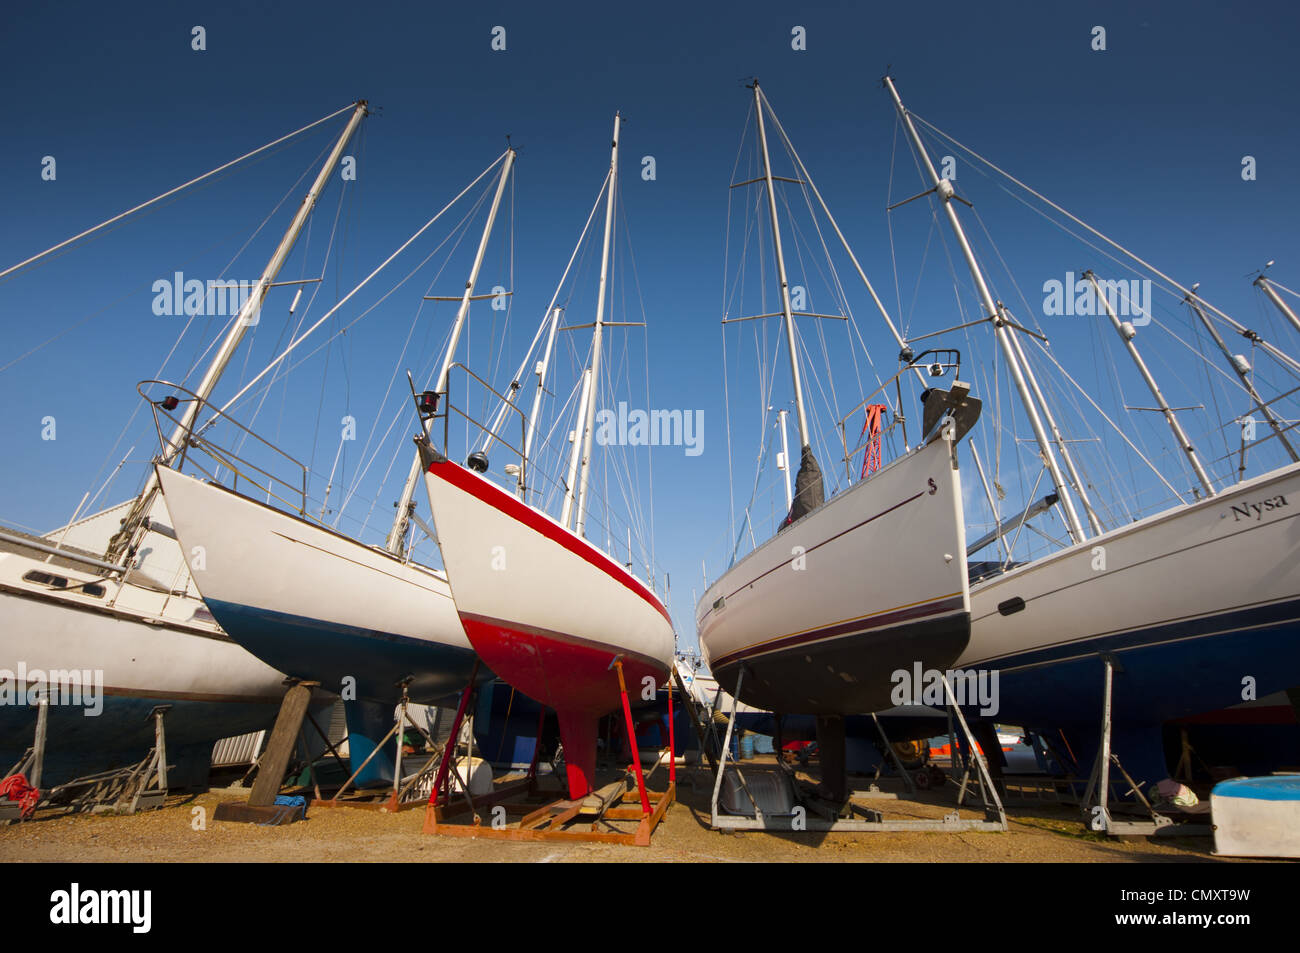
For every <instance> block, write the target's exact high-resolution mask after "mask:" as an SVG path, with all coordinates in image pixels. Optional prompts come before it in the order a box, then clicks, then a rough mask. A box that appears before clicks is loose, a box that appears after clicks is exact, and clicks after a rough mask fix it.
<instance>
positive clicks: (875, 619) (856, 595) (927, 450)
mask: <svg viewBox="0 0 1300 953" xmlns="http://www.w3.org/2000/svg"><path fill="white" fill-rule="evenodd" d="M751 88H752V89H753V92H754V109H755V113H756V116H757V123H758V143H759V146H760V147H761V156H762V174H761V176H760V177H758V178H757V179H755V180H752V181H751V182H749V183H744V184H745V185H749V184H761V185H762V186H763V187H764V188H765V189H766V192H767V211H768V218H769V221H770V225H771V235H772V248H773V253H774V256H775V264H776V276H777V280H778V282H779V293H780V302H781V312H780V317H781V319H782V327H783V329H784V337H783V339H782V341H783V343H784V345H785V348H786V351H787V354H788V355H789V359H790V372H791V388H792V392H793V398H794V405H795V418H796V421H797V425H798V436H799V444H800V453H799V456H800V463H799V472H798V476H797V478H796V480H795V487H796V489H795V492H794V494H793V496H792V498H791V499H789V500H787V503H788V505H789V512H788V515H787V517H786V519H785V521H784V523H783V524H782V526H781V528H780V529H779V531H778V532H777V534H776V536H774V537H773V538H771V539H769V540H767V541H766V542H763V543H760V544H758V545H757V546H756V547H755V548H754V549H753V551H752V552H750V553H749V554H748V555H747V556H745V557H744V558H743V559H741V560H740V561H739V562H736V563H735V564H734V565H732V566H730V567H729V568H728V569H727V571H726V572H725V573H723V574H722V575H721V576H720V577H719V578H718V579H717V580H715V581H714V582H713V583H712V584H711V585H709V587H708V588H707V589H706V591H705V593H704V595H703V596H702V598H701V599H700V600H699V603H698V604H697V606H696V613H695V617H696V624H697V627H698V632H699V640H700V648H701V650H702V651H703V653H704V655H705V658H706V660H707V662H708V665H709V669H710V670H711V671H712V673H713V675H714V676H715V677H716V678H717V679H718V681H719V683H720V684H721V685H722V686H723V687H724V688H726V689H727V690H728V691H732V692H733V693H734V694H735V695H736V697H738V698H739V699H740V700H741V701H742V702H745V703H747V704H750V705H754V706H756V707H758V708H765V709H768V710H770V711H773V712H776V713H778V714H780V715H787V714H791V715H793V714H803V715H815V716H817V717H818V741H819V747H820V750H821V757H822V766H823V773H824V777H823V785H824V788H823V793H824V795H825V796H826V797H827V798H828V799H830V800H833V801H842V800H843V799H844V798H845V797H846V796H847V775H846V761H845V734H844V717H845V716H846V715H854V714H859V713H869V712H874V711H880V710H883V709H886V708H890V707H892V706H893V705H894V704H895V702H893V701H891V694H892V692H893V689H894V688H895V687H896V686H897V684H898V683H897V680H896V678H895V674H896V673H897V672H900V671H902V672H912V671H913V670H914V666H916V665H918V664H919V665H920V667H921V669H922V670H925V671H933V670H937V671H944V670H946V669H947V668H948V667H949V666H950V665H951V663H952V662H953V661H954V660H955V659H956V658H957V657H958V655H959V654H960V653H961V652H962V651H963V649H965V648H966V644H967V641H968V639H969V637H970V625H971V622H970V611H971V606H970V592H969V585H968V582H967V576H966V567H965V561H964V559H963V554H964V552H965V549H966V539H965V520H964V515H963V508H962V494H961V480H960V474H959V471H958V467H957V453H956V448H957V443H958V441H959V440H960V439H961V436H962V435H964V433H965V432H966V431H967V430H968V429H969V428H970V426H971V425H972V424H973V423H974V422H975V420H976V418H977V417H978V415H979V401H977V400H975V399H974V398H971V397H969V387H968V385H966V384H964V383H962V382H959V381H958V382H954V383H953V385H952V387H951V389H950V390H946V391H945V390H943V389H942V388H938V387H935V388H931V389H929V390H927V391H926V392H925V403H924V411H925V412H924V425H923V437H922V440H921V442H920V443H919V444H918V445H917V446H916V447H914V448H912V449H911V450H910V451H909V452H907V453H905V454H902V455H900V456H899V457H898V458H897V459H896V460H894V461H892V462H891V463H889V464H888V465H886V466H884V467H882V468H880V469H878V470H876V472H874V473H871V474H870V475H867V474H865V473H864V474H863V477H864V478H863V479H860V480H858V481H857V482H856V483H854V484H852V485H851V486H850V487H849V488H848V489H846V490H844V491H842V492H841V493H839V494H838V495H836V496H834V497H832V498H831V499H829V500H824V499H823V495H824V489H823V482H822V475H821V472H820V469H819V466H818V463H817V460H816V457H815V455H814V452H813V448H812V446H811V437H810V431H809V424H808V413H807V410H806V408H805V400H804V393H803V382H802V379H801V374H800V367H801V364H800V350H799V338H798V336H797V335H796V332H795V326H794V319H795V312H794V309H793V308H792V304H791V294H790V283H789V280H788V277H787V274H786V267H785V258H784V254H783V250H782V244H781V227H780V221H779V217H778V214H777V198H776V191H775V186H774V179H775V177H774V176H773V174H772V163H771V158H770V155H769V152H768V145H767V132H766V126H765V122H764V114H765V111H770V106H769V105H768V103H767V100H766V98H765V97H764V96H763V95H762V92H761V90H760V89H759V86H758V83H757V81H755V82H754V83H753V85H752V87H751ZM799 167H800V168H799V171H800V174H801V177H802V180H803V181H807V182H811V179H810V177H809V176H808V175H807V170H806V169H804V168H803V167H802V163H799ZM814 194H815V195H817V196H818V198H819V199H820V194H819V193H816V192H815V190H814ZM827 215H828V216H829V211H827ZM836 231H837V232H838V227H836ZM841 237H842V236H841ZM846 247H847V243H846ZM855 261H856V260H855ZM863 279H864V281H865V275H863ZM868 287H869V283H868ZM814 317H816V316H814ZM913 359H915V356H913ZM910 370H911V366H910V365H909V366H908V367H907V368H905V372H907V371H910ZM949 425H951V426H949Z"/></svg>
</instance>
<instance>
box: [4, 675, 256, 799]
mask: <svg viewBox="0 0 1300 953" xmlns="http://www.w3.org/2000/svg"><path fill="white" fill-rule="evenodd" d="M103 701H104V707H103V711H101V712H100V713H99V714H98V715H94V716H88V715H86V714H84V712H85V709H84V708H79V707H72V706H58V705H54V706H51V707H50V708H49V720H48V722H47V725H46V735H45V763H44V771H43V774H42V778H41V787H42V789H48V788H50V787H53V786H55V785H57V784H62V783H63V782H65V781H70V780H72V779H73V778H76V777H81V776H83V775H86V774H94V773H97V772H100V771H107V770H109V769H112V768H120V767H125V766H127V765H131V764H135V763H136V762H137V761H139V760H140V759H141V758H143V757H144V756H145V754H146V752H148V750H149V749H150V748H151V747H153V743H154V723H153V719H152V718H150V717H149V713H150V712H151V711H153V709H154V707H155V706H156V705H171V706H172V708H171V711H169V712H168V713H167V715H166V719H165V724H166V730H167V761H168V763H169V764H173V765H175V766H176V767H175V770H174V771H173V772H171V773H170V775H169V777H168V783H169V786H171V787H173V788H176V787H190V786H195V785H201V784H203V783H205V782H206V781H207V775H208V767H209V764H210V762H211V758H212V745H213V744H214V743H215V742H216V741H217V740H218V739H221V738H226V737H229V736H230V735H239V734H244V733H245V732H249V731H260V730H262V729H263V728H268V729H269V728H270V727H271V726H272V725H273V724H274V723H275V716H276V712H277V711H278V708H279V699H273V700H268V701H267V702H266V703H257V702H200V701H180V700H173V699H166V698H124V697H120V696H106V697H105V698H104V700H103ZM35 731H36V709H35V708H30V707H27V706H25V705H24V706H3V707H0V772H3V771H7V770H9V768H11V767H12V766H13V765H14V764H15V763H16V762H17V761H18V759H19V758H21V757H22V755H23V752H24V751H26V749H27V748H29V747H31V745H32V741H33V739H34V736H35Z"/></svg>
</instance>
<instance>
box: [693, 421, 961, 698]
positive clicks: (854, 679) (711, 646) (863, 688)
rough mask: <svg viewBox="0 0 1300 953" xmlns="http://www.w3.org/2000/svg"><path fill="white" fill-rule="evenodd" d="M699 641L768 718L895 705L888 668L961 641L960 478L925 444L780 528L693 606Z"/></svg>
mask: <svg viewBox="0 0 1300 953" xmlns="http://www.w3.org/2000/svg"><path fill="white" fill-rule="evenodd" d="M696 622H697V625H698V631H699V638H700V648H701V650H702V652H703V654H704V656H705V658H706V660H707V662H708V665H709V669H710V671H711V672H712V673H713V674H714V676H715V677H716V678H717V679H718V681H719V682H720V683H721V684H722V685H724V686H727V687H728V688H730V687H732V686H734V685H735V684H736V679H737V676H738V675H739V671H740V668H741V667H742V666H743V667H744V670H745V679H744V683H743V687H742V689H741V698H742V700H743V701H745V702H747V703H748V704H751V705H754V706H756V707H759V708H765V709H768V710H770V711H776V712H780V713H781V714H814V715H846V714H855V713H865V712H872V711H879V710H882V709H885V708H889V707H891V706H892V705H894V704H895V702H894V701H891V693H892V691H893V689H894V687H895V685H896V683H895V681H894V679H893V677H892V676H893V674H894V673H895V672H897V671H899V670H902V671H906V672H912V671H913V670H914V666H915V665H916V664H917V663H920V665H921V667H922V668H923V669H927V670H928V669H938V670H943V669H946V668H948V667H949V665H950V664H951V663H952V662H953V660H954V659H956V657H957V656H958V654H959V653H960V652H961V651H962V650H963V649H964V648H965V647H966V643H967V640H968V637H969V633H970V601H969V592H968V587H967V582H966V565H965V528H964V525H963V511H962V500H961V482H960V478H959V474H958V471H957V468H956V465H955V459H954V457H953V454H952V444H951V443H949V442H948V441H946V440H941V439H940V440H935V441H932V442H931V443H930V444H928V445H926V446H924V447H921V448H918V449H917V450H915V451H914V452H912V453H910V454H908V455H907V456H905V457H902V458H900V459H899V460H896V461H895V462H893V463H891V464H890V465H889V466H888V467H885V468H884V469H882V470H880V471H879V472H878V473H876V474H874V475H873V476H871V477H870V478H869V479H867V480H864V481H862V482H860V483H858V484H856V485H854V486H853V487H851V488H850V489H848V490H846V491H844V492H843V493H841V494H840V495H838V496H836V497H834V498H833V499H831V500H829V501H827V502H826V503H825V504H823V505H822V506H821V507H819V508H818V509H816V510H814V511H813V512H812V513H810V514H808V515H807V516H805V517H804V518H803V519H801V520H799V521H798V522H796V523H793V524H791V525H790V526H789V527H787V528H785V529H784V530H782V531H781V532H780V533H779V534H778V535H777V536H776V537H775V538H773V539H771V540H769V541H768V542H767V543H765V544H763V545H762V546H760V547H758V548H757V549H756V550H754V551H753V552H752V553H750V554H749V555H748V556H746V557H745V558H744V559H743V560H741V561H740V562H739V563H737V564H736V565H735V566H734V567H733V568H731V569H730V570H728V572H727V573H726V574H725V575H723V576H722V577H721V578H720V579H719V580H718V581H717V582H715V583H714V584H713V585H712V586H710V587H709V589H708V590H707V591H706V592H705V594H704V597H703V598H702V599H701V600H700V602H699V604H698V606H697V608H696Z"/></svg>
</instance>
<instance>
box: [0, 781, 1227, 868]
mask: <svg viewBox="0 0 1300 953" xmlns="http://www.w3.org/2000/svg"><path fill="white" fill-rule="evenodd" d="M678 779H679V786H678V787H679V796H678V803H676V804H674V805H672V807H671V808H670V809H669V811H668V813H667V816H666V817H665V818H664V821H663V823H662V824H660V826H659V828H658V830H657V831H656V832H655V834H654V839H653V841H652V843H651V846H649V847H623V846H616V845H606V844H584V843H564V842H558V841H556V842H545V843H521V842H512V841H501V840H491V839H483V838H476V839H469V838H462V837H440V836H436V835H426V834H423V833H421V830H420V828H421V826H422V824H423V821H424V810H423V809H422V808H417V809H411V810H405V811H401V812H399V813H397V814H390V813H381V812H379V811H373V810H364V809H358V808H346V807H344V808H333V809H325V808H312V809H311V810H310V811H309V813H308V818H307V820H306V821H301V822H298V823H295V824H290V825H287V826H283V827H259V826H257V825H253V824H238V823H229V822H221V821H214V820H213V819H212V817H213V812H214V810H215V808H216V806H217V804H219V803H220V802H221V801H243V800H246V799H247V796H248V792H247V790H244V789H231V788H225V789H220V790H212V791H209V792H206V793H204V794H199V795H196V796H182V795H173V796H172V797H170V798H169V799H168V801H167V806H166V807H164V808H162V809H160V810H156V811H151V812H148V813H143V814H137V815H133V816H128V817H116V816H108V815H88V814H80V815H76V816H64V815H61V814H60V812H59V811H58V810H57V809H48V810H44V811H41V812H39V813H38V815H37V816H36V818H34V819H33V820H31V821H28V822H25V823H22V824H11V825H9V826H5V827H0V862H5V863H11V862H23V861H26V862H45V861H56V862H99V861H106V862H115V863H121V862H124V861H126V862H145V863H175V862H201V863H241V862H276V861H290V862H303V861H314V862H338V861H344V862H388V861H399V862H426V861H427V862H433V863H447V862H462V863H471V862H480V861H488V862H502V861H506V862H510V861H519V862H577V863H583V862H602V863H604V862H635V863H639V862H646V861H655V862H670V863H671V862H700V861H716V862H733V861H735V862H774V861H775V862H800V861H820V862H826V861H844V862H854V861H858V862H871V861H892V862H905V861H915V862H923V863H934V862H975V863H988V862H1001V861H1006V862H1067V863H1070V862H1085V863H1097V862H1103V863H1106V862H1110V863H1140V862H1188V861H1193V862H1195V861H1204V862H1210V863H1218V862H1222V859H1221V858H1217V857H1215V856H1214V855H1213V853H1212V851H1213V841H1212V839H1211V838H1208V837H1176V838H1161V839H1160V840H1158V841H1157V840H1154V839H1147V838H1143V839H1126V840H1117V839H1108V838H1106V837H1104V836H1102V835H1100V834H1096V833H1091V832H1088V831H1085V829H1084V827H1083V824H1082V823H1081V822H1080V820H1079V814H1078V812H1077V810H1075V809H1073V808H1069V807H1061V806H1055V805H1052V806H1035V807H1032V808H1009V809H1008V811H1007V815H1008V821H1009V825H1010V829H1009V830H1008V832H1007V833H967V832H962V833H910V832H909V833H872V834H812V833H806V832H804V833H794V832H791V833H788V834H787V833H780V834H778V833H758V832H745V833H736V834H723V833H719V832H717V831H713V830H710V829H709V826H708V822H709V798H710V794H711V776H710V775H709V773H708V772H707V771H705V770H702V769H700V768H687V769H684V770H681V771H680V772H679V774H678ZM654 782H657V783H656V784H655V786H656V787H660V786H662V784H663V783H664V781H663V775H662V771H661V772H659V773H657V774H656V776H655V778H654ZM882 788H884V789H885V790H888V789H889V788H888V785H887V784H882ZM951 791H952V788H951V787H947V788H946V792H947V793H944V792H942V791H941V792H939V793H937V794H929V795H921V796H918V799H917V800H906V801H875V802H872V803H873V806H875V807H877V808H878V809H881V810H883V811H884V812H885V813H886V816H887V817H890V818H905V817H930V818H938V817H942V816H943V815H944V814H945V813H948V812H949V811H951V810H952V806H951V797H952V795H951ZM198 809H201V810H198ZM962 816H963V817H979V816H980V814H979V813H977V812H973V811H967V810H964V809H963V811H962ZM200 819H203V820H204V821H205V824H203V825H198V823H197V822H198V820H200ZM197 826H202V827H203V828H204V829H196V827H197Z"/></svg>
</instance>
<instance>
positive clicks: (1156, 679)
mask: <svg viewBox="0 0 1300 953" xmlns="http://www.w3.org/2000/svg"><path fill="white" fill-rule="evenodd" d="M1103 652H1109V653H1112V654H1113V655H1114V656H1115V659H1116V660H1117V661H1118V663H1119V667H1117V668H1116V671H1115V679H1114V695H1113V700H1112V721H1113V733H1112V748H1113V750H1114V751H1115V753H1116V754H1117V755H1118V756H1119V758H1120V760H1121V762H1122V763H1123V764H1124V766H1125V768H1127V769H1128V770H1129V773H1130V774H1132V775H1133V777H1134V779H1135V780H1138V781H1144V782H1153V781H1158V780H1160V779H1161V778H1164V777H1167V776H1168V767H1167V765H1166V763H1165V755H1164V749H1163V743H1162V738H1161V735H1162V733H1161V725H1162V724H1163V723H1164V722H1166V721H1169V720H1171V719H1175V718H1183V717H1187V716H1189V715H1195V714H1200V713H1202V712H1208V711H1215V710H1218V709H1220V708H1227V707H1229V706H1231V705H1236V704H1240V703H1241V702H1242V701H1246V700H1249V698H1252V697H1253V698H1260V697H1263V696H1264V695H1268V694H1271V693H1273V692H1277V691H1284V690H1286V689H1287V688H1290V687H1292V686H1294V685H1297V684H1300V599H1297V600H1290V601H1287V602H1285V603H1277V604H1274V605H1270V606H1260V607H1255V608H1251V609H1244V610H1236V611H1233V612H1227V613H1222V614H1219V615H1216V616H1210V617H1206V618H1202V619H1196V620H1193V621H1191V622H1180V623H1178V624H1176V625H1163V626H1154V627H1151V628H1148V629H1142V630H1137V631H1134V632H1125V633H1120V634H1117V635H1110V636H1105V637H1102V638H1098V639H1091V640H1088V641H1086V642H1082V643H1073V644H1071V645H1068V646H1060V647H1055V648H1049V649H1043V650H1039V651H1035V652H1026V653H1023V654H1020V655H1015V656H1010V657H1007V658H1001V659H997V660H995V661H992V662H986V663H981V664H980V665H979V666H971V667H979V668H986V669H996V670H998V671H999V683H1000V684H999V696H1000V702H1001V704H1000V707H999V710H998V712H997V713H996V715H994V716H993V719H994V720H996V721H998V722H1001V723H1004V724H1012V725H1020V726H1022V727H1025V728H1029V729H1032V730H1036V731H1040V732H1042V733H1043V734H1045V735H1046V736H1047V737H1048V738H1049V739H1050V740H1051V741H1052V742H1054V743H1056V744H1058V745H1059V744H1060V741H1061V735H1060V733H1061V732H1063V733H1064V735H1065V740H1066V742H1067V743H1068V746H1069V749H1070V750H1071V751H1073V753H1074V756H1075V758H1076V760H1077V761H1078V763H1079V768H1080V770H1081V771H1082V772H1083V773H1084V774H1085V775H1086V774H1087V772H1088V771H1089V770H1091V767H1092V762H1093V759H1094V758H1095V756H1096V751H1097V745H1098V737H1099V734H1100V725H1101V705H1102V673H1103V665H1102V661H1101V653H1103ZM1080 656H1082V657H1080ZM1067 657H1068V658H1067ZM1121 669H1122V671H1121ZM1248 677H1249V678H1251V679H1253V686H1252V688H1253V692H1254V694H1253V695H1247V696H1245V697H1243V693H1245V692H1246V690H1247V686H1246V683H1245V682H1244V680H1245V679H1247V678H1248ZM966 713H967V714H968V716H971V717H978V712H977V711H976V710H975V709H970V708H967V709H966ZM1058 729H1059V731H1058Z"/></svg>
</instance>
